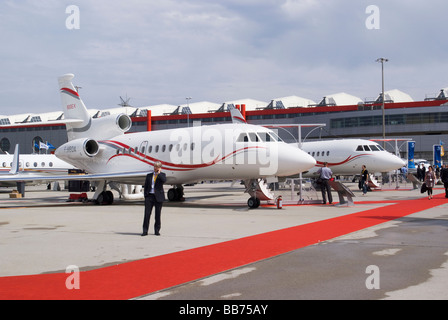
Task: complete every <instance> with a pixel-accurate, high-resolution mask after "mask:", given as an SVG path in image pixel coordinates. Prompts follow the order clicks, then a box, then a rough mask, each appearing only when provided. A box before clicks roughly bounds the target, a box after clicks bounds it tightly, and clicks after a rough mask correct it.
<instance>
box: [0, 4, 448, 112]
mask: <svg viewBox="0 0 448 320" xmlns="http://www.w3.org/2000/svg"><path fill="white" fill-rule="evenodd" d="M371 5H373V6H374V7H373V9H372V7H369V6H371ZM73 8H75V9H76V10H73ZM447 12H448V2H447V1H446V0H426V1H416V0H394V1H391V0H388V1H386V0H369V1H364V0H332V1H323V0H321V1H317V0H216V1H214V0H163V1H160V0H158V1H155V0H146V1H139V0H126V1H105V0H95V1H87V0H70V1H61V0H39V1H36V0H2V1H1V2H0V43H1V47H0V75H1V76H0V114H1V115H11V114H21V113H43V112H53V111H60V110H61V106H60V96H59V90H58V89H59V88H58V84H57V78H58V77H59V76H60V75H63V74H66V73H73V74H75V78H74V80H73V82H74V84H75V85H77V86H80V87H81V89H80V91H79V92H80V95H81V97H82V99H83V100H84V102H85V104H86V106H87V107H88V108H90V109H107V108H113V107H117V106H118V104H119V103H120V96H121V97H123V98H125V97H128V98H130V100H129V103H130V105H132V106H134V107H143V106H150V105H157V104H165V103H167V104H173V105H181V104H185V103H186V102H187V100H186V98H187V97H191V100H189V102H190V103H193V102H200V101H211V102H215V103H223V102H225V101H232V100H236V99H245V98H251V99H256V100H261V101H266V102H269V101H270V100H272V99H274V98H279V97H285V96H291V95H296V96H300V97H304V98H308V99H311V100H314V101H316V102H319V101H320V100H321V99H322V97H324V96H326V95H329V94H334V93H339V92H346V93H349V94H352V95H354V96H357V97H359V98H360V99H362V100H365V99H367V100H369V99H370V100H371V99H374V98H376V97H377V96H378V94H379V93H380V92H381V64H379V63H377V62H376V61H375V60H376V59H377V58H380V57H384V58H387V59H389V61H388V62H386V63H385V64H384V78H385V90H386V91H387V90H391V89H399V90H401V91H403V92H405V93H407V94H409V95H410V96H411V97H412V98H413V99H414V100H416V101H420V100H423V99H424V98H425V97H426V96H435V95H437V94H438V92H439V91H440V89H442V88H446V87H448V64H447V52H448V41H446V31H445V30H446V23H445V21H446V15H447Z"/></svg>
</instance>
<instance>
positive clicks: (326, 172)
mask: <svg viewBox="0 0 448 320" xmlns="http://www.w3.org/2000/svg"><path fill="white" fill-rule="evenodd" d="M317 174H319V178H320V179H321V180H322V182H321V187H320V189H321V191H322V200H323V203H324V204H326V203H327V199H326V196H325V193H327V194H328V202H329V203H330V204H332V203H333V196H332V195H331V187H330V184H329V182H328V181H329V180H330V179H331V176H332V175H333V172H332V171H331V169H330V168H328V162H324V166H323V167H322V168H319V170H317Z"/></svg>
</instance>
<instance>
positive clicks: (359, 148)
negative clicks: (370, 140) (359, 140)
mask: <svg viewBox="0 0 448 320" xmlns="http://www.w3.org/2000/svg"><path fill="white" fill-rule="evenodd" d="M356 151H364V149H363V148H362V146H358V148H356Z"/></svg>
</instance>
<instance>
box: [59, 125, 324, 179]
mask: <svg viewBox="0 0 448 320" xmlns="http://www.w3.org/2000/svg"><path fill="white" fill-rule="evenodd" d="M69 143H70V142H69ZM98 144H99V145H100V148H99V152H98V154H96V155H95V156H92V157H87V156H86V157H83V158H80V157H79V150H76V147H70V145H69V144H67V146H66V145H63V146H61V147H59V148H58V149H57V150H56V153H55V154H56V155H57V156H58V157H59V158H61V159H62V160H64V161H67V162H69V163H71V164H73V165H74V166H76V167H77V168H80V169H83V170H85V171H86V172H88V173H96V174H97V173H111V172H132V171H145V170H146V171H148V172H149V171H152V170H153V165H154V162H156V161H161V162H162V165H163V168H162V170H163V171H164V172H165V173H166V175H167V184H173V185H174V184H183V183H190V182H196V181H201V180H216V179H227V180H231V179H253V178H262V177H272V176H288V175H292V174H297V173H299V172H303V171H306V170H309V169H311V168H312V167H314V165H315V164H316V161H315V160H314V159H313V158H312V157H311V156H310V155H308V154H307V153H305V152H303V151H302V150H300V149H299V148H297V147H295V146H291V145H288V144H286V143H284V142H282V141H279V140H278V137H277V136H276V134H275V133H273V132H272V131H271V130H269V129H266V128H263V127H260V126H254V125H248V124H222V125H211V126H197V127H189V128H180V129H169V130H159V131H150V132H138V133H130V134H121V135H118V136H116V137H113V138H111V139H107V140H100V141H98ZM78 148H79V147H78ZM141 180H142V178H141V177H140V178H138V179H137V180H135V179H129V180H126V179H121V182H123V183H125V182H127V183H135V184H137V183H143V181H141Z"/></svg>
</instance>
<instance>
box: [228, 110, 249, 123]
mask: <svg viewBox="0 0 448 320" xmlns="http://www.w3.org/2000/svg"><path fill="white" fill-rule="evenodd" d="M230 115H231V116H232V123H246V120H245V119H244V117H243V115H242V114H241V112H240V110H238V109H236V108H233V109H230Z"/></svg>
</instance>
